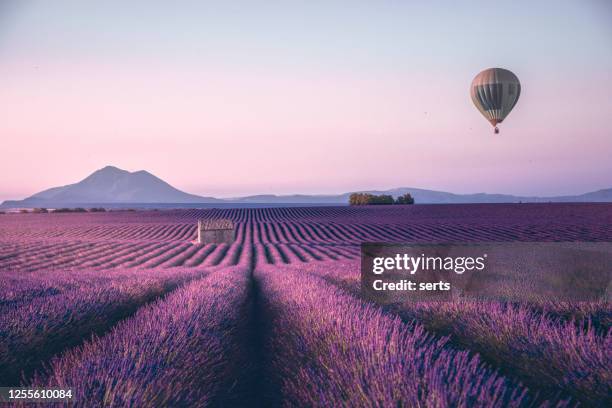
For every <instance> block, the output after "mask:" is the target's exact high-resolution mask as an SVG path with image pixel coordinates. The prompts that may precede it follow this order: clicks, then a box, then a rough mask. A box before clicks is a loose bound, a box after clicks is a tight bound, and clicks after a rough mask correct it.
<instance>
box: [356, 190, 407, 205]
mask: <svg viewBox="0 0 612 408" xmlns="http://www.w3.org/2000/svg"><path fill="white" fill-rule="evenodd" d="M349 204H350V205H392V204H414V198H412V195H410V193H406V194H402V195H401V196H399V197H397V198H396V199H394V198H393V196H390V195H388V194H381V195H374V194H369V193H353V194H351V195H350V197H349Z"/></svg>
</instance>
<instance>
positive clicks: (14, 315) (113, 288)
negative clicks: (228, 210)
mask: <svg viewBox="0 0 612 408" xmlns="http://www.w3.org/2000/svg"><path fill="white" fill-rule="evenodd" d="M75 273H76V272H60V271H53V272H48V273H42V274H41V275H42V276H44V278H42V279H41V280H37V279H36V277H35V276H31V275H30V276H29V277H28V278H26V279H22V280H18V279H17V280H13V284H15V286H19V285H21V291H20V292H19V293H21V294H22V295H24V296H25V297H26V298H27V297H29V300H28V301H27V302H12V303H8V304H5V305H3V306H2V309H1V312H2V313H1V314H0V339H1V341H0V384H3V385H18V384H19V383H20V382H21V381H22V380H23V379H24V378H23V377H25V378H27V377H29V375H31V373H32V371H33V370H34V369H36V368H38V367H40V366H41V365H42V364H43V363H44V362H45V361H47V360H48V359H49V358H51V357H52V356H53V355H54V354H56V353H58V352H61V351H63V350H64V349H67V348H69V347H72V346H75V345H77V344H79V343H80V342H81V341H83V339H85V338H87V337H90V336H91V334H94V333H102V332H104V331H106V330H108V329H110V328H111V327H112V325H114V324H115V323H116V322H117V321H119V320H120V319H122V318H125V317H126V316H129V315H130V314H131V313H133V312H134V311H135V310H136V309H137V308H138V307H140V306H141V305H142V304H144V303H147V302H149V301H151V300H154V299H155V298H157V297H159V296H161V295H163V294H165V293H167V292H168V291H170V290H172V289H174V288H176V287H177V286H179V285H181V284H183V283H185V282H186V281H187V280H189V279H193V278H195V277H199V276H201V274H202V272H201V271H199V270H197V269H166V270H147V271H126V270H113V271H106V272H100V271H97V273H98V274H99V275H100V276H96V275H94V273H92V272H86V271H82V272H81V276H80V277H78V278H77V277H76V276H75ZM102 274H103V275H102ZM88 279H91V280H88ZM49 280H56V281H57V282H58V284H57V285H55V286H52V287H51V288H57V289H56V290H47V291H43V292H41V288H42V287H43V286H41V285H43V284H44V283H45V282H48V281H49ZM5 289H6V287H4V288H3V290H5Z"/></svg>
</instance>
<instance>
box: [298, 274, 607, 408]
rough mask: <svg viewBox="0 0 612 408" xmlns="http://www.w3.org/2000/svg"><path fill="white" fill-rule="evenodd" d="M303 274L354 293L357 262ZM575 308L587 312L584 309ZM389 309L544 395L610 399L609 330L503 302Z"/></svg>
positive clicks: (587, 400) (604, 307)
mask: <svg viewBox="0 0 612 408" xmlns="http://www.w3.org/2000/svg"><path fill="white" fill-rule="evenodd" d="M302 271H304V272H305V271H308V272H310V273H313V274H315V275H318V276H322V277H325V278H327V279H328V280H331V281H333V282H335V283H336V284H338V285H340V286H341V287H343V288H345V289H347V290H348V291H349V292H352V293H354V294H358V293H359V264H357V263H354V262H345V263H342V262H336V263H332V262H329V263H320V264H312V265H308V266H306V267H304V268H303V269H302ZM540 306H541V307H546V306H544V305H540ZM555 306H556V307H557V310H559V308H561V307H564V308H565V309H566V310H567V309H569V308H570V306H569V305H568V304H564V305H562V304H557V305H554V304H552V305H551V309H554V307H555ZM598 306H599V307H600V308H599V309H596V308H597V307H598ZM576 308H582V309H587V310H589V309H588V308H587V307H586V306H584V305H582V306H580V305H577V306H576ZM393 310H394V311H395V312H396V313H397V314H399V315H401V316H402V317H403V318H404V320H413V319H414V320H416V321H418V322H420V323H421V324H423V325H424V326H425V327H426V328H427V329H428V330H430V331H432V332H435V333H439V334H442V335H450V336H451V339H452V341H453V343H455V344H457V345H459V346H461V347H464V348H467V349H470V350H473V351H476V352H478V353H480V354H481V355H482V356H483V357H484V358H485V359H486V360H487V362H490V363H492V364H494V365H495V366H496V367H500V368H503V369H504V371H506V372H510V373H512V375H513V376H515V377H517V378H519V379H521V380H522V381H523V382H525V383H526V384H528V385H530V386H532V387H534V388H539V389H541V390H543V391H545V392H546V393H547V394H550V395H554V394H556V393H559V392H560V393H563V394H564V395H570V396H572V397H573V398H574V399H576V400H578V401H582V402H585V403H587V404H595V405H598V404H602V403H603V402H604V401H609V398H610V395H612V381H611V380H610V367H612V331H611V330H608V331H607V332H604V333H602V332H598V331H597V330H596V329H595V328H594V327H593V326H591V325H589V324H576V322H574V321H564V320H561V319H553V318H550V314H549V313H547V312H544V313H542V312H539V311H536V310H533V308H532V307H530V306H529V305H520V304H519V305H517V304H509V303H504V302H473V301H458V302H440V303H434V302H421V303H412V302H411V303H406V304H404V305H401V306H396V307H395V308H394V309H393ZM590 311H591V312H599V313H604V314H605V313H606V311H609V304H605V303H597V304H594V306H593V308H592V309H590ZM608 318H609V316H608Z"/></svg>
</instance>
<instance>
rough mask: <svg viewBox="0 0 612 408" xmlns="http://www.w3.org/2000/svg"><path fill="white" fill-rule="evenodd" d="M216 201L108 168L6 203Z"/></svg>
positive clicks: (137, 173) (140, 174)
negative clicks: (64, 184) (79, 179)
mask: <svg viewBox="0 0 612 408" xmlns="http://www.w3.org/2000/svg"><path fill="white" fill-rule="evenodd" d="M214 202H222V201H221V200H217V199H215V198H212V197H200V196H197V195H193V194H188V193H185V192H183V191H181V190H178V189H176V188H174V187H172V186H171V185H170V184H168V183H166V182H165V181H163V180H162V179H160V178H158V177H156V176H154V175H153V174H151V173H149V172H147V171H144V170H141V171H135V172H129V171H126V170H121V169H119V168H117V167H113V166H106V167H104V168H103V169H100V170H97V171H95V172H94V173H92V174H91V175H89V176H88V177H86V178H85V179H83V180H81V181H79V182H78V183H75V184H69V185H67V186H62V187H54V188H50V189H48V190H44V191H41V192H40V193H37V194H34V195H33V196H31V197H28V198H26V199H25V200H20V201H5V202H4V203H3V204H2V206H3V207H36V206H38V207H58V206H61V205H62V204H70V203H78V204H100V203H104V204H106V203H108V204H111V203H214Z"/></svg>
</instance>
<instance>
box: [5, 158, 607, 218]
mask: <svg viewBox="0 0 612 408" xmlns="http://www.w3.org/2000/svg"><path fill="white" fill-rule="evenodd" d="M360 192H363V193H371V194H377V195H380V194H389V195H392V196H394V197H397V196H399V195H402V194H406V193H410V194H411V195H412V196H413V197H414V199H415V201H416V203H417V204H464V203H518V202H525V203H526V202H536V203H538V202H540V203H541V202H612V188H610V189H606V190H599V191H593V192H590V193H586V194H581V195H573V196H559V197H522V196H513V195H507V194H487V193H477V194H453V193H447V192H444V191H434V190H424V189H419V188H406V187H402V188H394V189H391V190H364V191H360ZM350 195H351V193H343V194H328V195H305V194H294V195H274V194H262V195H253V196H247V197H237V198H232V199H218V198H214V197H202V196H197V195H193V194H188V193H185V192H183V191H181V190H178V189H176V188H174V187H172V186H171V185H170V184H168V183H166V182H165V181H163V180H162V179H160V178H158V177H156V176H154V175H153V174H151V173H149V172H147V171H144V170H140V171H135V172H129V171H125V170H121V169H119V168H117V167H113V166H106V167H104V168H103V169H100V170H97V171H95V172H94V173H92V174H91V175H90V176H88V177H86V178H85V179H83V180H81V181H79V182H78V183H75V184H69V185H67V186H62V187H53V188H50V189H48V190H44V191H41V192H40V193H37V194H34V195H33V196H31V197H28V198H26V199H24V200H20V201H5V202H4V203H2V205H1V206H0V207H3V208H32V207H47V208H57V207H79V206H82V207H86V206H89V207H94V206H105V205H106V206H110V207H113V206H119V205H120V204H125V205H129V204H148V205H147V207H153V208H154V207H155V205H156V204H159V205H160V207H169V206H170V204H181V206H191V207H197V206H198V205H199V204H209V205H210V204H221V205H224V206H238V207H239V206H259V205H264V204H269V205H276V206H279V205H282V204H286V205H300V204H303V205H335V204H337V205H346V204H348V200H349V196H350ZM161 204H165V205H161Z"/></svg>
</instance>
